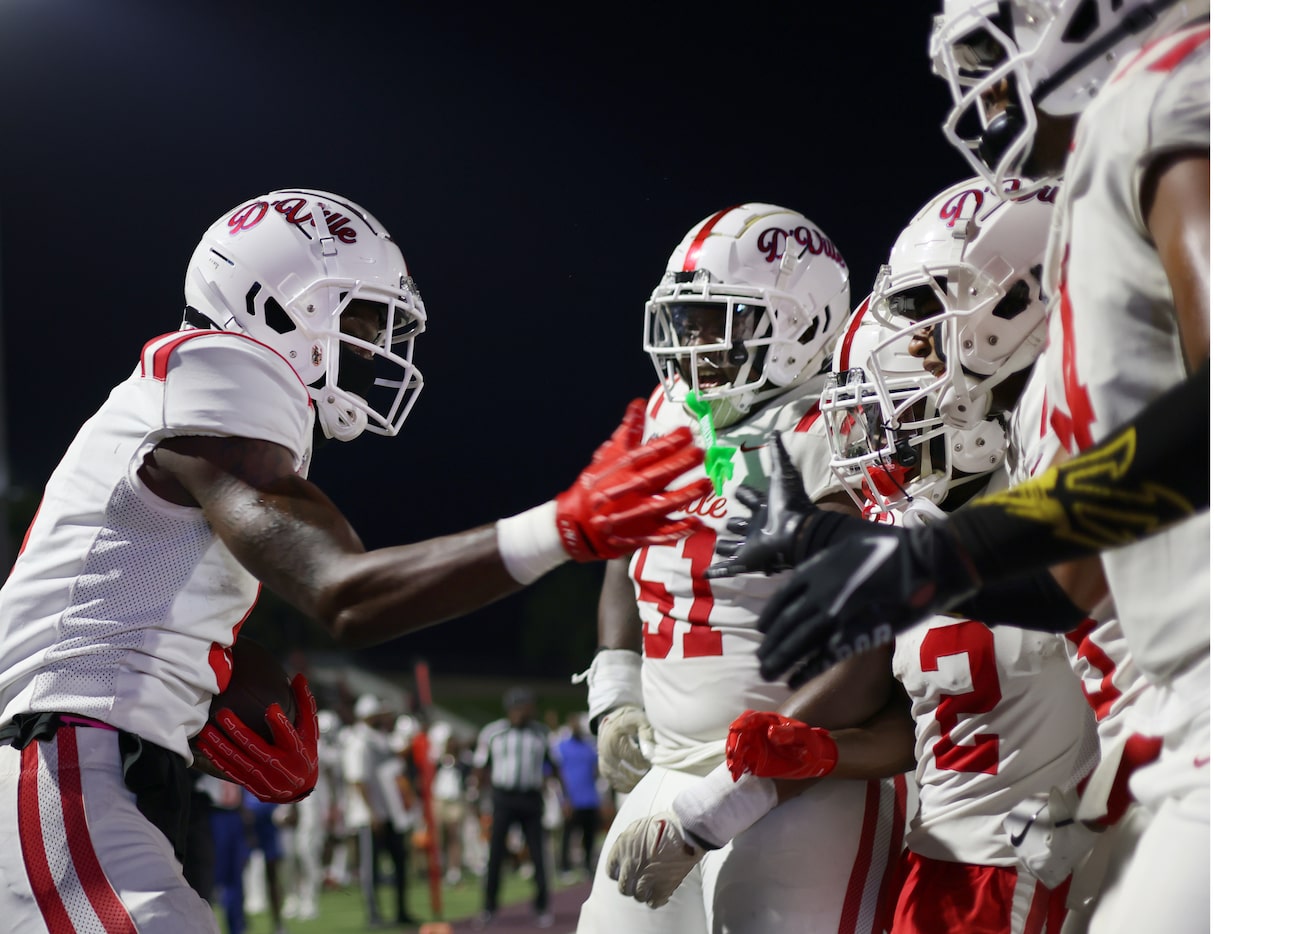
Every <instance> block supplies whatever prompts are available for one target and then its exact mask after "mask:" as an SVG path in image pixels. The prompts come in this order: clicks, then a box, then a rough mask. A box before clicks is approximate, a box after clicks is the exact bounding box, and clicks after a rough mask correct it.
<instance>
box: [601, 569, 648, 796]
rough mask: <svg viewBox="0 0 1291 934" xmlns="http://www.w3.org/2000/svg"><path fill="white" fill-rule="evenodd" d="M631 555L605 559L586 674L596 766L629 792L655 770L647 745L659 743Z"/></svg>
mask: <svg viewBox="0 0 1291 934" xmlns="http://www.w3.org/2000/svg"><path fill="white" fill-rule="evenodd" d="M629 560H630V559H629V558H626V557H624V558H616V559H614V560H612V561H607V562H606V563H605V580H604V581H603V582H602V584H601V598H600V603H599V604H598V606H597V613H596V631H597V645H598V646H599V648H598V649H597V651H596V656H595V657H594V658H593V659H592V664H591V667H590V668H589V669H588V670H587V673H586V675H585V676H584V677H585V678H586V680H587V705H588V719H589V722H590V724H591V728H592V732H593V733H594V734H595V736H596V751H597V769H598V770H599V772H600V774H601V776H602V777H603V778H604V779H605V780H606V781H608V782H609V783H610V785H611V787H613V788H614V790H615V791H618V792H621V793H625V794H626V793H627V792H629V791H631V790H632V789H633V788H635V787H636V785H637V783H638V782H639V781H641V779H642V778H643V777H644V776H645V774H646V772H648V771H649V770H650V757H649V755H648V750H649V749H650V747H651V746H652V745H653V743H654V730H653V728H652V727H651V726H650V722H649V720H647V719H646V714H645V697H644V695H643V693H642V690H641V660H642V659H641V638H642V637H641V615H640V613H639V612H638V610H637V601H636V590H635V588H634V587H633V586H632V577H631V575H630V573H629V569H628V562H629Z"/></svg>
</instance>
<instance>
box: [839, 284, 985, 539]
mask: <svg viewBox="0 0 1291 934" xmlns="http://www.w3.org/2000/svg"><path fill="white" fill-rule="evenodd" d="M872 307H873V296H871V297H870V298H869V299H866V301H865V302H863V303H862V304H861V306H860V307H859V308H857V310H856V311H855V312H854V313H853V315H852V317H851V318H850V319H849V320H848V322H847V324H846V326H845V327H844V329H843V334H842V336H841V337H840V338H839V340H838V343H837V345H836V346H835V348H834V358H833V372H832V373H831V374H830V376H829V379H828V381H827V382H826V383H825V387H824V389H823V390H822V391H821V395H820V411H821V415H822V417H823V420H824V422H825V433H826V437H827V438H828V439H829V450H830V462H829V463H830V467H831V468H832V469H833V471H834V473H835V474H836V475H837V476H838V477H839V479H841V480H842V481H843V483H844V486H845V489H846V490H847V492H848V495H849V496H851V498H852V500H853V501H854V502H855V503H856V504H857V506H858V507H859V508H860V509H861V510H862V512H864V513H866V514H870V513H871V512H872V511H874V510H875V508H876V507H877V509H878V511H879V512H891V511H896V512H907V511H909V510H911V509H915V508H917V506H916V502H917V501H918V502H919V505H922V504H932V505H938V504H940V503H942V502H943V501H944V500H945V499H946V496H947V494H948V493H949V492H950V491H951V490H952V489H954V488H955V487H957V486H960V485H962V484H964V483H967V482H969V481H971V480H974V479H975V478H978V477H981V476H983V475H984V474H988V473H990V472H992V471H994V470H995V469H996V468H998V467H1000V466H1002V465H1003V464H1004V460H1005V446H1006V444H1007V435H1006V434H1005V429H1004V425H1003V423H1002V421H1001V420H1000V417H999V416H996V415H992V416H990V417H987V418H984V419H982V420H981V421H979V422H978V423H977V424H975V425H973V426H972V427H970V428H966V429H962V428H953V427H951V426H950V425H948V424H947V423H946V421H945V419H943V418H942V417H941V416H940V415H939V414H938V412H937V408H936V404H935V396H934V395H933V394H932V393H930V392H929V391H928V389H929V386H930V384H931V383H932V382H934V377H933V375H932V374H931V373H929V372H927V371H926V370H925V369H924V367H923V363H922V361H920V360H919V359H918V358H916V357H914V356H912V355H911V354H910V353H909V351H908V349H907V348H906V344H907V340H906V338H905V336H904V334H903V333H902V332H900V331H897V330H893V328H891V327H890V326H887V325H885V324H882V323H880V322H878V321H876V320H873V318H870V317H867V311H868V310H869V309H870V308H872Z"/></svg>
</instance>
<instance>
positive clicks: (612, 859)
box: [605, 811, 705, 908]
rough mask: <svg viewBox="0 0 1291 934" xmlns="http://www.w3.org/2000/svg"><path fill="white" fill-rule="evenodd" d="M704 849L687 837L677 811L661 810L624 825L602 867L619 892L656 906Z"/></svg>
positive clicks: (695, 861) (682, 877)
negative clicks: (690, 841)
mask: <svg viewBox="0 0 1291 934" xmlns="http://www.w3.org/2000/svg"><path fill="white" fill-rule="evenodd" d="M704 852H705V851H704V850H703V849H701V848H700V847H698V846H696V845H694V844H692V843H688V842H687V841H686V835H685V831H683V830H682V829H681V822H680V821H679V820H678V819H677V815H676V814H674V813H673V812H672V811H662V812H660V813H658V814H654V815H652V816H650V817H642V818H640V819H638V820H634V821H633V822H632V823H630V824H628V825H627V827H625V828H624V829H623V832H622V833H621V834H619V836H618V839H616V840H615V841H614V845H613V846H611V847H610V856H609V859H608V861H607V862H606V864H605V870H606V872H607V873H608V874H609V877H610V878H611V879H614V880H615V881H616V882H618V884H619V892H621V893H622V894H624V895H630V896H632V897H633V898H635V899H636V900H637V901H639V902H645V903H646V904H647V905H649V906H650V907H651V908H658V907H660V906H661V905H664V904H667V902H668V899H670V898H672V893H673V892H675V891H677V886H679V885H681V883H682V880H683V879H685V878H686V876H687V875H688V874H689V873H690V871H691V870H692V869H694V868H695V864H696V863H698V862H699V860H700V859H701V858H702V857H703V855H704Z"/></svg>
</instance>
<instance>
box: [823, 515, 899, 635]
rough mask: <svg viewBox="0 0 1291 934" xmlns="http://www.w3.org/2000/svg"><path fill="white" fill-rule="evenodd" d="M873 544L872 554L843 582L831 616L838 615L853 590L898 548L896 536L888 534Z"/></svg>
mask: <svg viewBox="0 0 1291 934" xmlns="http://www.w3.org/2000/svg"><path fill="white" fill-rule="evenodd" d="M871 544H872V545H873V546H874V550H873V551H871V552H870V556H869V557H868V558H866V559H865V561H864V562H862V564H861V566H860V567H859V568H857V569H856V570H855V571H853V572H852V573H851V574H850V575H848V578H847V581H846V582H845V583H844V584H843V587H842V589H841V590H840V591H839V592H838V596H837V597H836V598H835V599H834V603H833V605H832V606H830V608H829V615H830V616H838V614H839V613H840V612H841V611H842V609H843V604H844V603H846V602H847V598H848V597H850V596H851V595H852V591H854V590H855V589H856V588H857V587H859V586H861V584H863V583H865V581H866V580H868V579H869V577H870V576H871V575H872V574H873V573H874V571H875V569H876V568H877V567H878V566H879V565H880V564H882V563H883V562H884V561H886V560H888V557H889V556H891V554H892V552H894V551H896V550H897V540H896V539H895V538H888V537H887V536H886V535H885V536H884V537H882V538H876V539H874V541H873V542H872V543H871Z"/></svg>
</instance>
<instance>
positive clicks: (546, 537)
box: [141, 403, 708, 646]
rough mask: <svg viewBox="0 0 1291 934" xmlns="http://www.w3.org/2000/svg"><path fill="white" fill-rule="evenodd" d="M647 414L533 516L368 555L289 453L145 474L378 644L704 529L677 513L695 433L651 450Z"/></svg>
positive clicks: (164, 450)
mask: <svg viewBox="0 0 1291 934" xmlns="http://www.w3.org/2000/svg"><path fill="white" fill-rule="evenodd" d="M643 409H644V404H643V403H641V404H637V403H634V404H633V406H631V407H629V410H628V414H627V415H626V416H625V418H624V423H623V425H621V426H620V429H619V431H616V432H615V435H614V437H613V438H611V440H610V441H608V442H606V444H605V445H602V447H601V448H600V449H599V450H598V451H597V452H596V454H595V455H594V456H593V460H592V463H591V464H590V465H589V466H588V467H587V468H586V469H585V470H584V471H583V473H582V474H581V475H580V476H579V479H578V480H577V481H576V482H575V483H574V485H573V486H572V487H570V489H569V490H567V491H566V492H565V493H562V494H561V495H560V496H558V497H557V498H556V499H555V500H553V501H550V502H548V503H546V504H544V505H543V506H539V507H536V508H535V509H533V510H529V511H528V512H527V513H521V514H520V516H516V517H512V518H511V519H506V520H501V521H499V522H496V523H492V524H489V525H485V526H480V527H478V528H475V529H471V530H468V531H465V532H460V533H458V534H455V535H447V536H442V537H439V538H434V539H430V540H427V541H423V542H418V543H415V544H410V545H399V546H395V547H391V548H381V549H378V550H375V551H366V550H365V549H364V547H363V545H362V543H361V542H360V541H359V538H358V536H357V535H356V534H355V533H354V530H353V529H352V528H351V527H350V524H349V522H348V521H347V520H346V519H345V517H344V516H343V515H342V514H341V513H340V511H339V510H338V509H337V508H336V506H335V505H334V504H333V503H332V502H331V500H329V499H328V498H327V497H326V496H325V495H324V494H323V492H322V491H321V490H320V489H319V488H318V487H316V486H315V485H314V484H312V483H310V482H309V481H307V480H305V479H303V478H301V477H298V476H296V475H295V473H294V471H293V464H292V457H291V454H290V452H288V451H287V450H286V449H285V448H282V447H280V446H278V445H276V444H272V443H269V442H265V441H255V440H250V439H245V438H216V437H182V438H172V439H168V440H167V441H164V442H162V443H161V444H159V445H158V446H157V447H156V448H155V449H154V450H153V452H152V453H151V454H150V455H149V456H148V458H147V460H146V462H145V466H144V469H143V471H142V472H141V475H142V478H143V480H144V482H145V483H147V484H148V486H149V487H150V488H152V489H153V490H154V492H157V493H158V494H159V495H162V496H164V497H165V498H167V499H170V500H171V501H172V502H177V503H182V504H185V505H198V506H200V507H201V508H202V511H203V513H204V514H205V516H206V519H207V521H208V522H209V523H210V525H211V527H212V529H213V530H214V531H215V534H216V535H218V536H219V537H220V539H221V540H222V541H223V542H224V543H225V544H226V545H227V546H228V548H229V550H230V551H231V552H232V553H233V555H234V557H236V558H237V559H238V561H239V562H241V563H242V564H243V566H245V567H246V568H247V569H248V570H249V571H251V573H253V574H254V575H256V577H258V578H259V579H260V580H261V581H263V582H264V583H265V584H266V585H267V586H268V587H269V588H270V589H272V590H274V591H275V592H277V593H278V594H280V595H281V596H282V597H284V598H285V599H286V600H288V601H289V602H290V603H292V604H293V605H294V606H296V607H297V608H298V609H300V610H301V611H302V612H304V613H306V614H307V615H309V616H311V617H313V618H314V619H316V620H318V621H319V622H321V623H322V624H323V625H324V626H325V627H326V628H327V629H328V631H329V632H331V633H332V635H333V636H334V637H335V638H337V639H338V640H339V641H340V642H342V643H343V644H346V645H353V646H359V645H370V644H373V643H377V642H383V641H386V640H389V639H393V638H395V637H396V636H400V635H403V634H405V633H408V632H412V631H414V630H416V629H420V628H422V627H424V626H428V625H431V624H433V623H437V622H441V621H443V620H447V619H452V618H454V617H456V616H460V615H461V614H463V613H466V612H469V611H471V610H474V609H477V608H478V607H480V606H483V605H485V604H486V603H490V602H492V601H494V600H497V599H499V598H501V597H503V596H506V595H507V594H510V593H513V592H515V591H516V590H518V589H520V587H521V586H523V585H524V584H527V583H530V582H531V581H532V580H535V579H537V577H539V576H541V574H542V573H545V572H546V571H548V570H550V569H551V568H553V567H555V566H556V565H558V564H560V563H562V562H563V561H565V560H568V559H570V558H574V559H576V560H582V561H592V560H604V559H608V558H613V557H617V556H619V555H622V554H625V553H628V552H630V551H632V550H634V549H635V548H637V547H640V546H641V545H644V544H654V543H663V542H671V541H675V540H677V539H678V538H683V537H685V536H686V535H688V534H689V533H690V532H691V531H693V528H694V521H693V520H692V521H685V520H683V521H673V520H670V519H668V518H667V517H668V514H669V513H672V512H674V511H675V510H677V509H679V508H680V507H681V506H683V505H685V504H686V503H688V502H690V501H691V500H693V499H695V498H696V497H698V496H701V495H703V493H704V492H705V491H706V489H707V483H708V481H707V480H700V481H696V483H693V484H688V485H687V486H685V487H682V488H681V489H678V490H672V491H665V488H666V487H667V485H668V484H669V483H671V482H672V481H673V480H675V479H676V478H677V477H678V476H680V475H681V474H682V473H685V472H686V471H688V470H690V469H692V468H693V467H695V466H697V465H698V464H699V463H700V462H702V460H703V452H702V451H700V450H699V449H698V448H696V447H695V446H694V444H693V441H692V440H691V437H690V435H689V432H688V431H686V432H685V433H684V434H683V433H682V432H681V431H679V432H676V433H674V434H672V435H668V436H665V437H663V438H657V439H655V440H653V441H651V442H649V443H645V444H642V443H641V442H640V440H639V439H640V437H641V435H640V431H639V430H638V429H639V422H640V419H641V417H642V412H643Z"/></svg>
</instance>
